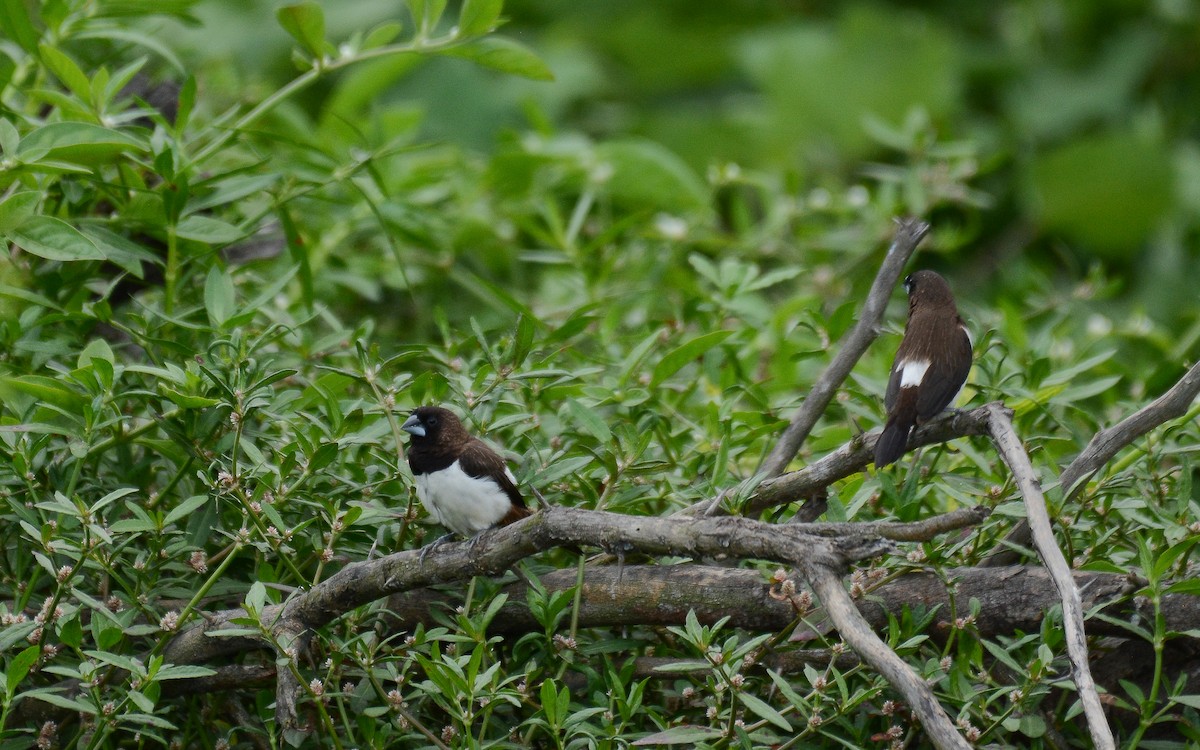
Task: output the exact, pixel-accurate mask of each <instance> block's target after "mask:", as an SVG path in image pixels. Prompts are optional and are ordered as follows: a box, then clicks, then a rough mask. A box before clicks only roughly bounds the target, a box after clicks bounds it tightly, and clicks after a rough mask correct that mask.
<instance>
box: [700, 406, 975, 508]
mask: <svg viewBox="0 0 1200 750" xmlns="http://www.w3.org/2000/svg"><path fill="white" fill-rule="evenodd" d="M988 409H989V406H981V407H978V408H976V409H971V410H969V411H958V410H950V411H946V412H943V413H942V414H941V415H939V416H938V417H936V418H934V419H933V421H931V422H928V423H926V424H923V425H921V426H920V427H918V428H917V429H916V430H914V431H913V434H912V437H910V438H909V441H908V446H909V448H917V447H919V446H924V445H934V444H937V443H945V442H947V441H950V440H953V439H955V438H959V437H967V436H970V435H986V434H987V433H988V415H989V414H990V412H989V411H988ZM878 439H879V431H878V430H877V431H875V432H871V433H867V434H864V435H858V436H856V437H854V438H852V439H851V440H849V441H848V442H846V443H845V444H843V445H842V446H841V447H840V448H838V449H837V450H835V451H833V452H832V453H829V454H827V455H825V456H822V457H821V458H820V459H819V460H817V461H814V462H813V463H811V464H809V465H808V466H805V467H803V468H801V469H798V470H796V471H791V472H788V473H787V474H784V475H783V476H779V477H775V478H774V479H768V480H766V481H765V482H763V483H762V484H760V485H759V486H758V487H757V488H756V489H755V490H754V491H753V492H752V493H751V495H750V497H749V498H748V499H747V500H746V501H745V503H744V505H743V507H742V514H743V515H746V516H755V515H757V514H759V513H762V512H763V511H764V510H766V509H768V508H772V507H775V506H777V505H784V504H786V503H790V502H794V501H797V500H800V499H804V498H807V497H811V496H812V495H813V494H814V493H815V492H817V491H819V490H822V489H824V488H826V487H828V486H829V485H831V484H833V483H834V482H836V481H838V480H840V479H845V478H846V477H848V476H850V475H852V474H857V473H858V472H860V471H862V470H863V469H864V468H866V466H867V465H868V464H870V463H871V462H872V461H874V460H875V458H874V457H875V442H876V441H877V440H878ZM720 499H721V498H720V497H718V498H710V499H708V500H703V501H701V502H699V503H696V504H695V505H692V506H689V507H688V508H687V509H686V510H685V511H683V512H682V513H680V515H693V516H700V515H721V514H722V511H721V510H720V506H721V503H720Z"/></svg>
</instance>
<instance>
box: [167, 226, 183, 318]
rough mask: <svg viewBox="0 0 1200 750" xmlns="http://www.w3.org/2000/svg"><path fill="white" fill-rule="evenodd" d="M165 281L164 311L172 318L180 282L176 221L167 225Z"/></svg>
mask: <svg viewBox="0 0 1200 750" xmlns="http://www.w3.org/2000/svg"><path fill="white" fill-rule="evenodd" d="M163 281H164V284H165V289H164V290H163V296H164V299H163V311H164V312H165V314H166V315H167V317H170V316H171V315H173V314H174V313H175V285H176V284H177V283H178V281H179V238H178V237H177V236H176V235H175V220H174V219H172V220H171V221H170V223H169V224H167V270H166V272H165V273H164V276H163Z"/></svg>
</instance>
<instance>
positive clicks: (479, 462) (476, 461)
mask: <svg viewBox="0 0 1200 750" xmlns="http://www.w3.org/2000/svg"><path fill="white" fill-rule="evenodd" d="M458 465H459V468H461V469H462V470H463V472H465V473H466V474H467V475H468V476H472V477H476V478H479V479H490V480H492V481H493V482H495V483H496V485H497V486H498V487H499V488H500V489H502V490H504V494H506V495H508V499H509V500H511V501H512V504H513V507H514V508H524V507H525V498H523V497H521V491H520V490H518V489H517V485H515V484H513V480H512V479H511V478H509V474H508V464H507V463H505V462H504V459H503V458H502V457H501V456H500V454H499V453H497V452H496V451H494V450H492V449H491V448H489V447H488V446H487V444H486V443H484V442H483V441H482V440H479V439H478V438H473V439H471V441H470V442H468V443H467V445H466V446H465V447H464V448H463V452H462V454H461V455H460V456H459V457H458Z"/></svg>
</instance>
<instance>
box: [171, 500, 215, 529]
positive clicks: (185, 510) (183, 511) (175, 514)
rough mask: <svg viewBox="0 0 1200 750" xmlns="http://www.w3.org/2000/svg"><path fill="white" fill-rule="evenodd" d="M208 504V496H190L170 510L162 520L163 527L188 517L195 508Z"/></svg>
mask: <svg viewBox="0 0 1200 750" xmlns="http://www.w3.org/2000/svg"><path fill="white" fill-rule="evenodd" d="M206 502H208V495H192V496H191V497H189V498H188V499H187V500H184V501H183V502H182V503H180V504H179V505H176V506H175V507H174V508H172V509H171V512H170V513H168V514H167V517H166V518H164V519H163V526H170V525H171V524H173V523H175V522H177V521H179V520H180V519H181V518H186V517H187V516H190V515H191V514H192V513H193V512H194V511H195V510H196V509H197V508H199V507H200V506H202V505H204V504H205V503H206Z"/></svg>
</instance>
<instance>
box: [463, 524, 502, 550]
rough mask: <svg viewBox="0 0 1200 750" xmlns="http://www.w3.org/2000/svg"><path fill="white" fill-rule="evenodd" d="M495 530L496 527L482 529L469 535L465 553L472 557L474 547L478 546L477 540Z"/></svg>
mask: <svg viewBox="0 0 1200 750" xmlns="http://www.w3.org/2000/svg"><path fill="white" fill-rule="evenodd" d="M495 530H496V529H494V528H491V529H484V530H483V531H481V532H479V533H478V534H476V535H475V536H473V537H471V539H470V541H468V542H467V554H468V555H471V556H472V557H473V556H474V555H475V548H476V547H478V546H479V542H480V541H482V540H483V538H484V537H488V536H491V535H492V532H494V531H495Z"/></svg>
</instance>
